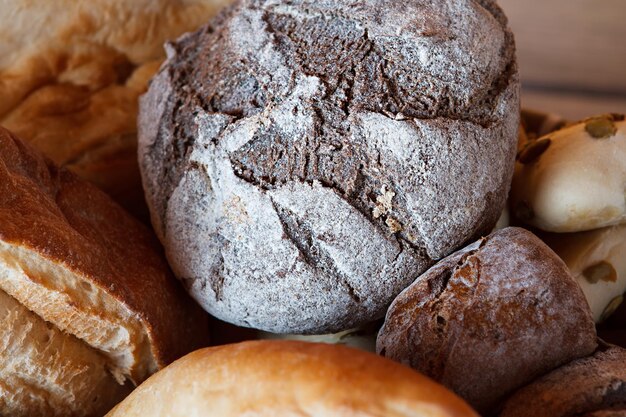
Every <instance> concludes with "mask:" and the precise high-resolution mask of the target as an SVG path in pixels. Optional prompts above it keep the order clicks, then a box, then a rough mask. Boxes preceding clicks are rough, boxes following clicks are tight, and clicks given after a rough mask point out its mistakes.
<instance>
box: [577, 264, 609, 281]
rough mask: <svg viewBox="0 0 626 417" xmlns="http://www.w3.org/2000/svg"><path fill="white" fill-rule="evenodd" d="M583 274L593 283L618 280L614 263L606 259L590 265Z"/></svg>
mask: <svg viewBox="0 0 626 417" xmlns="http://www.w3.org/2000/svg"><path fill="white" fill-rule="evenodd" d="M583 276H584V277H585V279H586V280H587V281H588V282H589V283H591V284H597V283H598V282H600V281H605V282H615V281H617V271H616V270H615V268H614V267H613V265H611V264H610V263H608V262H606V261H600V262H598V263H596V264H593V265H591V266H588V267H587V268H585V270H584V271H583Z"/></svg>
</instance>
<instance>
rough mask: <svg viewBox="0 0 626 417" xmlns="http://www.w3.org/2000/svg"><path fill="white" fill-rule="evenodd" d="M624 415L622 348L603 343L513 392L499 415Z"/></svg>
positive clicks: (625, 366)
mask: <svg viewBox="0 0 626 417" xmlns="http://www.w3.org/2000/svg"><path fill="white" fill-rule="evenodd" d="M624 415H626V350H624V349H622V348H619V347H616V346H605V347H603V348H601V349H599V350H598V351H596V353H595V354H594V355H593V356H590V357H587V358H584V359H579V360H576V361H573V362H571V363H568V364H567V365H565V366H562V367H561V368H559V369H557V370H555V371H553V372H551V373H549V374H548V375H545V376H544V377H542V378H540V379H538V380H536V381H535V382H533V383H532V384H530V385H528V386H526V387H524V388H522V389H520V390H519V391H517V392H516V393H515V394H514V395H513V396H512V397H511V398H509V400H508V401H507V402H506V404H505V406H504V408H503V411H502V413H501V414H500V417H522V416H523V417H525V416H534V417H620V416H624Z"/></svg>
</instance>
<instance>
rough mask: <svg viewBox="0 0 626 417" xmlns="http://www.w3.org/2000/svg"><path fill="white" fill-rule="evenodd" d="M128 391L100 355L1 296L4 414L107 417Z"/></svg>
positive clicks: (1, 401)
mask: <svg viewBox="0 0 626 417" xmlns="http://www.w3.org/2000/svg"><path fill="white" fill-rule="evenodd" d="M130 389H131V387H130V384H125V385H120V384H118V383H117V382H116V381H115V379H114V377H113V376H112V375H111V373H110V372H108V371H107V362H106V358H105V357H104V356H103V355H102V354H100V353H98V352H97V351H95V350H94V349H92V348H90V347H89V346H87V345H85V344H84V343H82V342H81V341H80V340H78V339H76V338H75V337H74V336H71V335H68V334H66V333H63V332H62V331H60V330H59V329H57V328H56V327H54V326H52V325H51V324H49V323H46V322H45V321H43V320H42V319H41V318H40V317H38V316H37V315H36V314H34V313H32V312H30V311H28V309H26V307H24V306H23V305H21V304H20V303H18V302H17V301H15V299H13V298H11V297H9V296H8V295H7V294H6V293H5V292H3V291H0V413H1V414H2V415H7V416H9V415H10V416H13V417H18V416H24V417H26V416H48V415H62V416H75V415H103V414H104V413H106V412H107V411H108V410H110V409H111V407H113V406H114V405H115V404H116V402H119V401H120V400H121V399H122V398H124V396H126V395H128V393H129V392H130Z"/></svg>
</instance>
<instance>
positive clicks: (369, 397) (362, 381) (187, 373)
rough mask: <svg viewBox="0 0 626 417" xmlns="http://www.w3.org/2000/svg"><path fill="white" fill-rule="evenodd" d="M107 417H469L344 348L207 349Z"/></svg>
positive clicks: (400, 371)
mask: <svg viewBox="0 0 626 417" xmlns="http://www.w3.org/2000/svg"><path fill="white" fill-rule="evenodd" d="M107 416H108V417H120V416H124V417H132V416H142V417H157V416H163V417H165V416H168V417H178V416H181V417H182V416H184V417H188V416H203V417H213V416H215V417H218V416H219V417H235V416H237V417H239V416H255V417H261V416H268V417H269V416H271V417H274V416H309V417H313V416H316V417H317V416H337V417H348V416H350V417H352V416H354V417H356V416H358V417H368V416H385V417H409V416H410V417H426V416H428V417H453V416H454V417H469V416H477V414H476V413H474V412H473V411H472V409H471V408H470V407H469V406H468V405H467V404H466V403H465V402H463V400H461V399H460V398H459V397H457V396H455V395H454V394H453V393H451V392H450V391H448V390H447V389H445V388H444V387H442V386H441V385H439V384H437V383H435V382H433V381H431V380H430V379H428V378H427V377H425V376H423V375H421V374H419V373H417V372H415V371H413V370H411V369H409V368H407V367H405V366H402V365H400V364H397V363H395V362H392V361H390V360H388V359H385V358H382V357H380V356H376V355H374V354H372V353H368V352H363V351H360V350H355V349H352V348H348V347H345V346H339V345H327V344H317V343H307V342H295V341H252V342H244V343H239V344H233V345H223V346H218V347H213V348H207V349H202V350H199V351H196V352H193V353H191V354H189V355H187V356H185V357H184V358H182V359H179V360H178V361H176V362H175V363H173V364H172V365H170V366H168V367H167V368H165V369H164V370H162V371H161V372H159V373H157V374H156V375H154V376H152V377H151V378H150V379H149V380H147V381H146V382H144V383H143V384H142V385H141V386H140V387H139V388H137V389H136V390H135V391H134V392H133V393H132V394H131V395H130V396H129V397H127V398H126V399H125V400H124V401H122V403H120V404H119V405H118V406H117V407H115V408H114V409H113V410H112V411H111V412H110V413H109V414H107Z"/></svg>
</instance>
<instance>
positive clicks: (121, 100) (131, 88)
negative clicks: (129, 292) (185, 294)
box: [0, 0, 228, 215]
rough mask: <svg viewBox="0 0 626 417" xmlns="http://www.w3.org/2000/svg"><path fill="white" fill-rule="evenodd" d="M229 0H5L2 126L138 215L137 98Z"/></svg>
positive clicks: (0, 48)
mask: <svg viewBox="0 0 626 417" xmlns="http://www.w3.org/2000/svg"><path fill="white" fill-rule="evenodd" d="M227 2H228V0H133V1H124V0H97V1H93V0H90V1H87V0H59V1H53V2H51V1H48V0H28V1H26V0H19V1H14V0H12V1H4V0H0V7H1V8H2V13H0V39H2V42H0V97H2V100H0V124H1V125H3V126H5V127H7V128H9V129H10V130H12V131H13V132H15V133H16V134H18V135H19V136H20V137H21V138H22V139H24V140H26V141H28V142H30V143H32V144H33V145H34V146H35V147H36V148H37V149H39V150H41V151H42V152H44V153H45V154H46V155H48V156H49V157H50V158H51V159H52V160H53V161H54V162H56V163H57V164H59V165H63V166H67V167H68V168H70V169H71V170H72V171H74V172H76V173H77V174H78V175H79V176H81V177H82V178H85V179H88V180H89V181H92V182H94V183H95V184H97V185H98V186H99V187H101V188H102V189H104V190H105V191H107V192H108V193H109V194H111V195H112V196H113V197H114V198H115V199H116V200H117V201H119V202H120V203H122V204H123V205H124V206H125V207H127V208H129V209H130V210H131V211H132V212H133V213H134V214H136V215H143V214H145V213H147V211H146V212H145V213H144V211H145V203H144V201H143V193H142V191H141V181H140V179H139V170H138V167H137V161H136V160H137V156H136V155H137V145H136V116H137V98H138V97H139V95H140V94H141V93H142V92H143V91H144V90H145V89H146V87H147V83H148V80H149V79H150V77H151V76H152V74H153V73H154V72H155V71H156V69H157V68H158V66H159V63H160V61H161V60H162V58H163V57H164V51H163V43H164V42H165V41H167V40H169V39H173V38H176V37H178V36H179V35H180V34H182V33H184V32H186V31H190V30H194V29H196V28H197V27H198V26H199V25H201V24H202V23H204V22H205V21H206V20H208V19H209V18H210V17H212V16H213V15H214V14H215V13H216V12H217V10H219V8H220V6H222V5H223V4H225V3H227Z"/></svg>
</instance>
